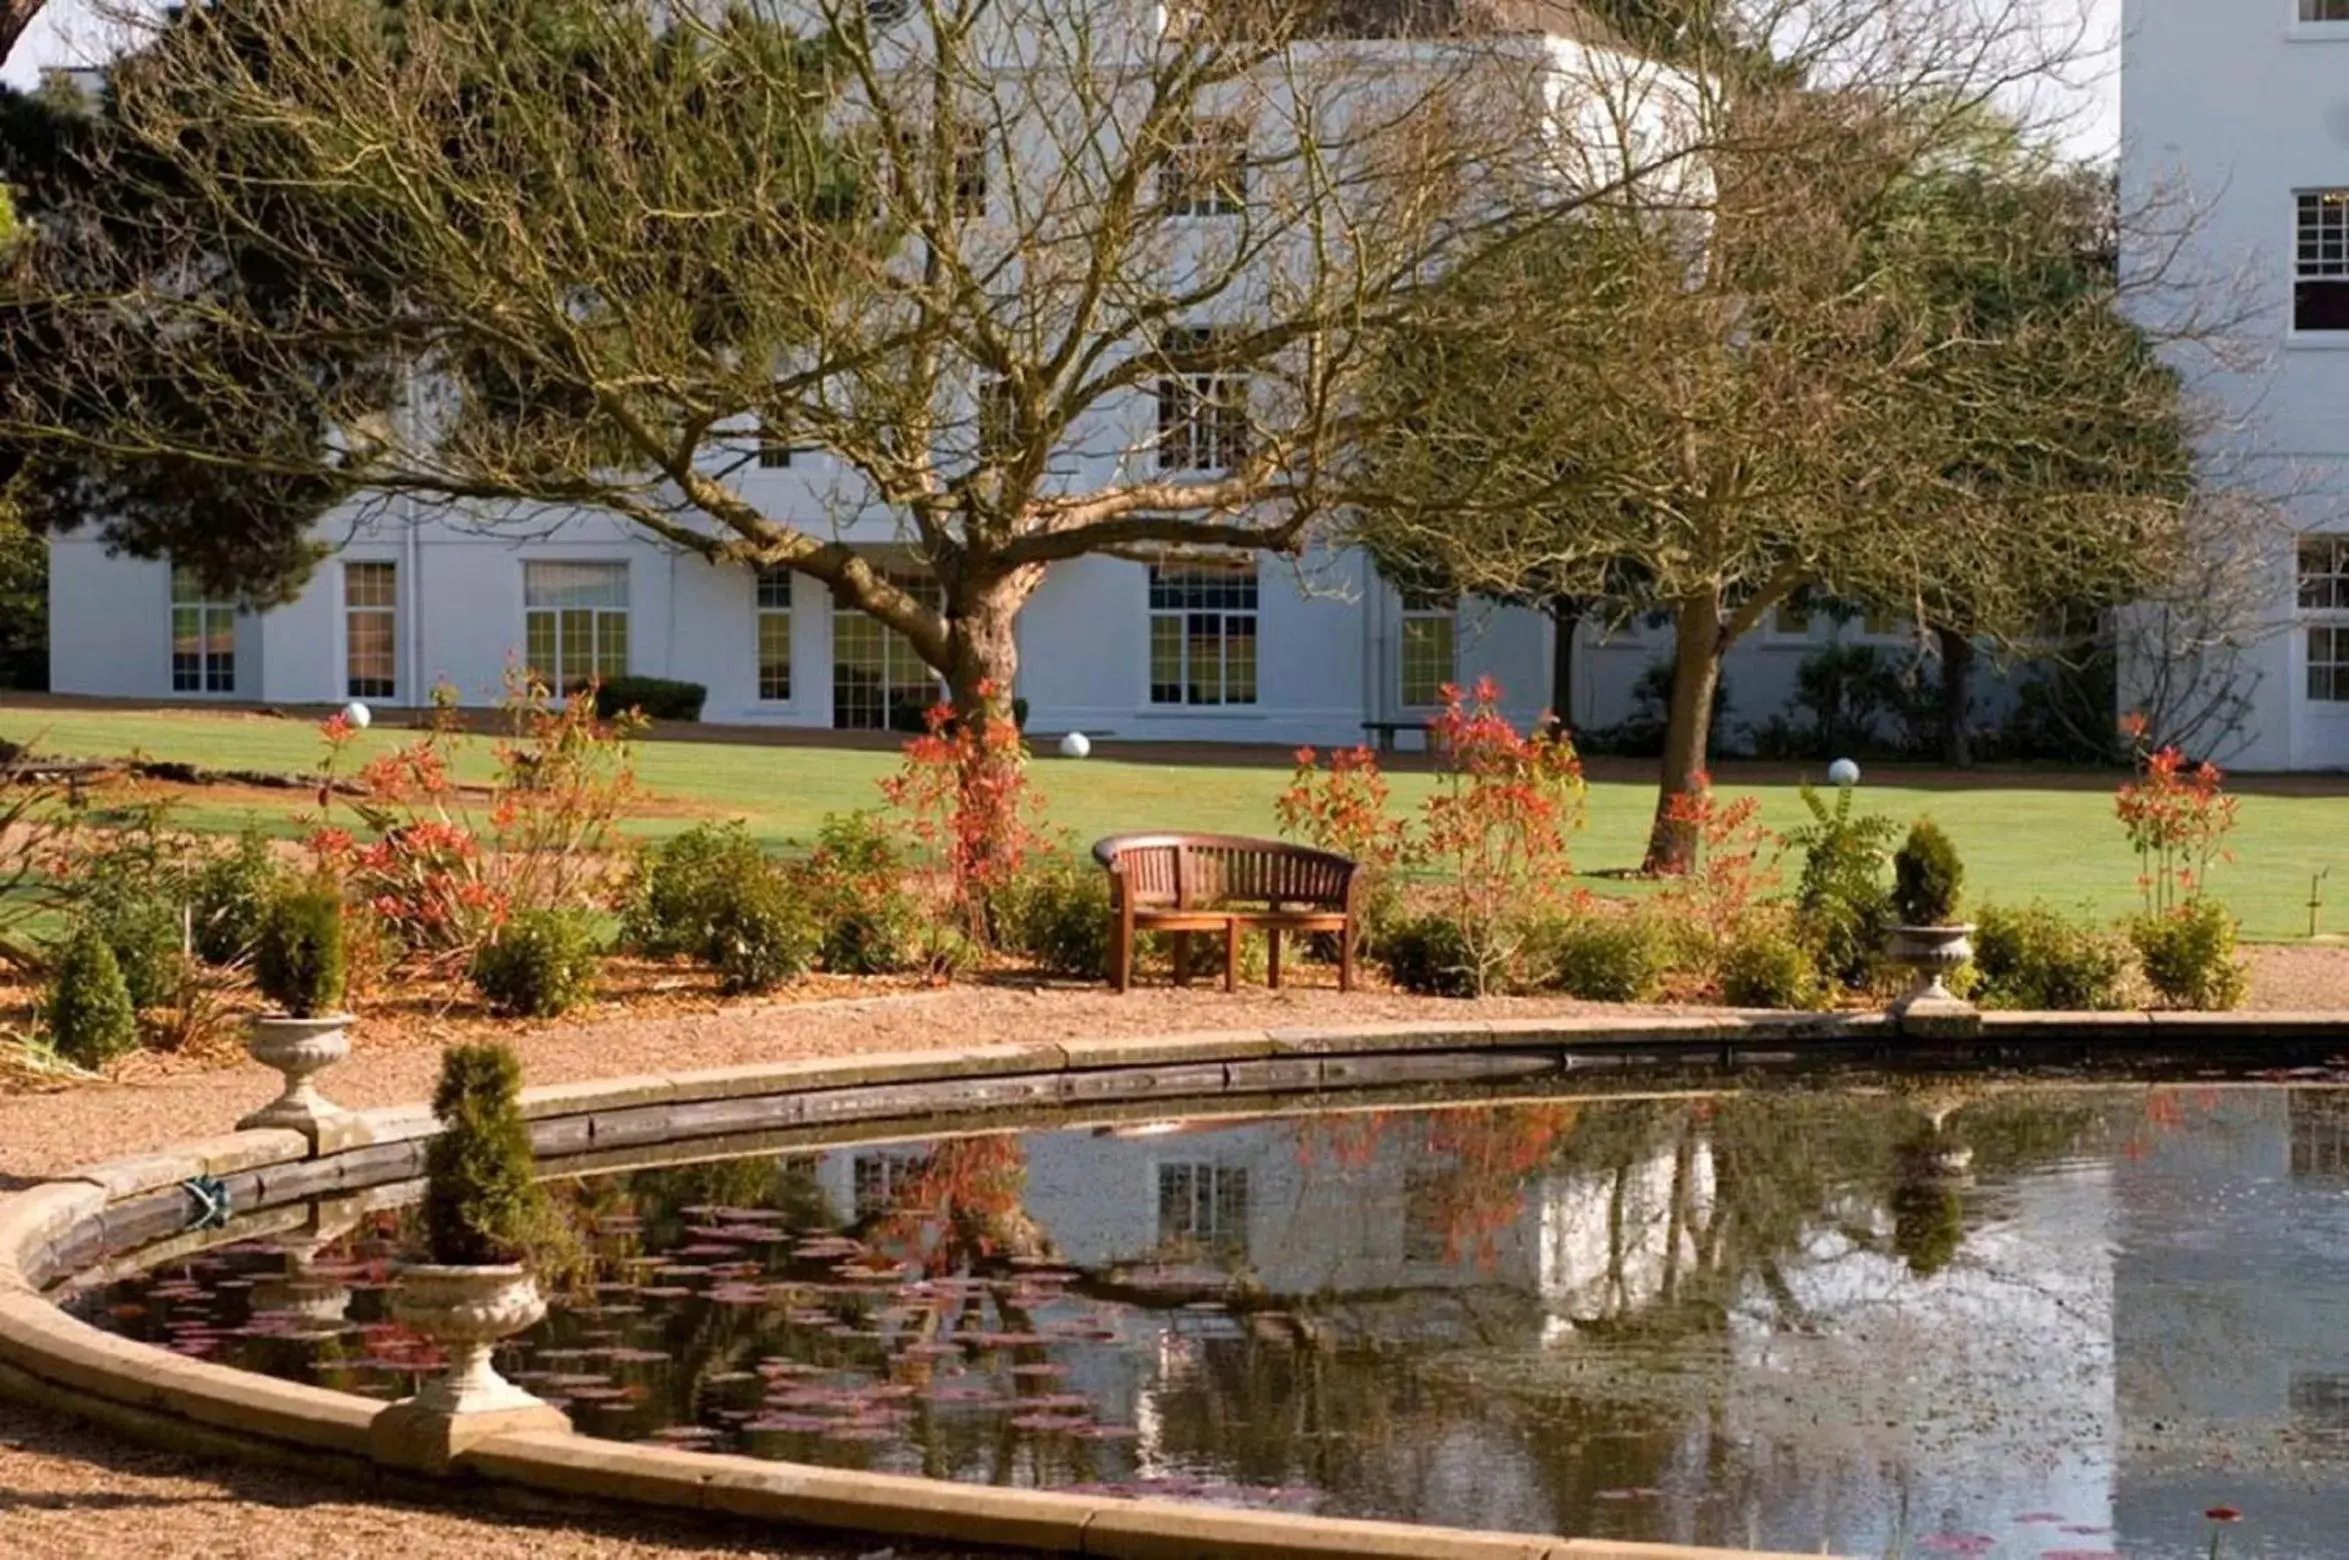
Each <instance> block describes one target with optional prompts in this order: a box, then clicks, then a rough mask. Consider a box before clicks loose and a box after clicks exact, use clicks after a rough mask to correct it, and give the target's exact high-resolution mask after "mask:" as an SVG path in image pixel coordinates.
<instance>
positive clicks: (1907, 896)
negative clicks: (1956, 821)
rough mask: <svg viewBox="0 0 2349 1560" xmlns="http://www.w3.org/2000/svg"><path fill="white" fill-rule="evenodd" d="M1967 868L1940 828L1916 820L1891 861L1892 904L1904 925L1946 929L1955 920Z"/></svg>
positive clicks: (1927, 819) (1927, 822)
mask: <svg viewBox="0 0 2349 1560" xmlns="http://www.w3.org/2000/svg"><path fill="white" fill-rule="evenodd" d="M1965 877H1966V866H1965V863H1964V862H1962V861H1960V860H1959V859H1958V853H1957V847H1956V846H1955V845H1952V844H1951V843H1950V842H1949V836H1948V835H1946V834H1944V833H1942V832H1941V826H1940V825H1939V824H1936V823H1935V822H1934V821H1933V820H1932V819H1930V818H1919V819H1918V820H1917V821H1916V823H1915V824H1914V825H1912V826H1911V827H1910V829H1909V837H1908V840H1907V841H1906V843H1904V844H1903V845H1902V846H1901V848H1900V850H1899V852H1898V853H1897V854H1895V855H1894V856H1893V858H1892V903H1893V907H1894V908H1895V909H1896V910H1898V911H1899V912H1900V919H1901V924H1902V925H1904V926H1947V925H1949V924H1951V922H1953V921H1954V920H1955V919H1956V917H1957V903H1958V885H1959V884H1961V883H1963V882H1964V881H1965Z"/></svg>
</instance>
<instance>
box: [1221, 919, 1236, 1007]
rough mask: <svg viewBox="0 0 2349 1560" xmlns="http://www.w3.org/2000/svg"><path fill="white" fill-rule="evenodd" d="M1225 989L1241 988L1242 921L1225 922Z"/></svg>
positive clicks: (1230, 990) (1228, 990)
mask: <svg viewBox="0 0 2349 1560" xmlns="http://www.w3.org/2000/svg"><path fill="white" fill-rule="evenodd" d="M1223 989H1224V990H1225V991H1227V992H1232V991H1237V990H1239V989H1240V923H1239V922H1237V921H1226V922H1224V923H1223Z"/></svg>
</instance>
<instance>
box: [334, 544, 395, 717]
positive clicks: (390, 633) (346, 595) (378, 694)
mask: <svg viewBox="0 0 2349 1560" xmlns="http://www.w3.org/2000/svg"><path fill="white" fill-rule="evenodd" d="M354 569H359V570H366V571H369V572H370V573H372V571H374V570H378V569H380V570H382V571H383V572H384V577H385V578H386V579H388V580H389V581H390V590H389V592H388V596H389V599H388V600H385V601H381V602H377V601H364V602H362V601H355V600H353V599H352V592H351V580H352V571H353V570H354ZM342 585H343V697H344V698H346V699H392V700H396V699H398V698H399V696H400V565H399V560H397V559H394V558H346V559H344V560H343V566H342ZM376 618H380V619H382V620H383V624H384V630H383V634H384V641H385V644H384V651H383V654H384V656H385V657H386V660H387V664H388V666H389V672H388V675H386V676H383V677H362V676H361V675H360V673H359V659H360V652H359V646H358V643H357V637H356V633H355V630H356V629H357V628H358V626H359V623H360V621H361V620H362V619H369V620H372V619H376ZM372 656H373V652H372V651H371V652H369V658H370V659H372ZM363 683H364V684H366V686H364V687H363V686H361V684H363Z"/></svg>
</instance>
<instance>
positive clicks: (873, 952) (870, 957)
mask: <svg viewBox="0 0 2349 1560" xmlns="http://www.w3.org/2000/svg"><path fill="white" fill-rule="evenodd" d="M799 876H800V884H801V888H802V890H803V891H804V892H805V893H806V895H807V897H808V902H809V908H810V910H811V911H812V913H813V914H814V915H815V918H816V921H817V924H818V925H819V926H821V927H822V929H823V937H822V941H821V943H820V945H819V947H818V949H817V957H818V958H820V959H821V960H822V961H823V965H824V968H826V969H828V970H831V971H832V972H834V973H835V974H840V975H889V974H894V973H896V972H897V971H899V970H905V969H910V968H912V967H913V966H914V965H915V964H916V963H918V962H921V961H922V958H923V949H922V946H921V944H922V933H923V917H922V907H921V904H920V902H919V901H918V900H916V899H915V898H914V896H913V893H912V892H911V891H910V890H909V889H908V888H907V887H906V882H905V854H904V852H903V851H901V850H900V849H899V848H898V845H897V841H896V839H895V837H894V836H892V835H891V834H890V832H889V826H888V824H887V822H886V821H885V820H883V819H882V818H881V817H880V816H879V815H877V814H874V813H869V812H854V813H832V814H829V815H827V816H826V817H825V819H824V821H823V824H822V826H821V827H820V828H818V829H817V831H816V846H815V849H814V851H813V852H811V853H810V855H809V857H808V860H807V864H806V865H805V867H803V868H802V869H801V871H800V874H799Z"/></svg>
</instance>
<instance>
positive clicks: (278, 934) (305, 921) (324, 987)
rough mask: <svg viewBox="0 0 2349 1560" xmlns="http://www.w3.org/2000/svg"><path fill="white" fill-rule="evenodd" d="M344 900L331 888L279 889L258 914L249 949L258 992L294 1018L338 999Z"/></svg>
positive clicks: (328, 1007)
mask: <svg viewBox="0 0 2349 1560" xmlns="http://www.w3.org/2000/svg"><path fill="white" fill-rule="evenodd" d="M344 974H345V963H344V952H343V902H342V897H341V896H340V895H338V894H336V893H335V892H334V891H333V890H332V889H326V888H308V889H302V890H299V891H297V892H295V893H290V894H280V895H279V896H278V897H277V898H276V899H274V900H273V901H271V902H270V906H269V913H268V914H267V915H266V916H264V917H263V918H262V921H261V934H260V937H259V938H258V939H257V941H256V943H255V945H254V949H253V979H254V982H255V984H257V985H259V986H260V988H261V994H262V995H263V996H265V997H267V998H268V999H269V1000H270V1001H271V1002H273V1003H275V1004H276V1005H277V1006H278V1008H279V1009H280V1010H282V1011H283V1012H284V1013H285V1014H286V1015H287V1016H289V1017H292V1018H318V1017H321V1016H323V1015H325V1014H328V1013H332V1012H334V1011H335V1009H336V1008H337V1007H339V1006H341V1004H342V1000H343V981H344Z"/></svg>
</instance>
